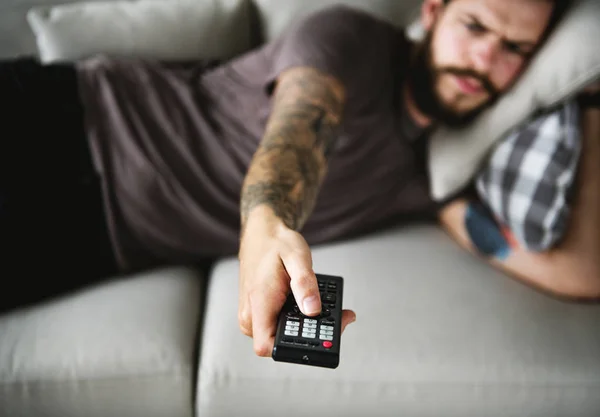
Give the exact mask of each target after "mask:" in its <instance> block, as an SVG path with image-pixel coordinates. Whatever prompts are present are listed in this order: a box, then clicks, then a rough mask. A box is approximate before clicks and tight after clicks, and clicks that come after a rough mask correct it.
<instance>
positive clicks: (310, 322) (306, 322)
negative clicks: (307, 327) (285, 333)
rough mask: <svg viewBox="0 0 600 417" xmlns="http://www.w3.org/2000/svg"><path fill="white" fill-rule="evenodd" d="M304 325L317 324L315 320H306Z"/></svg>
mask: <svg viewBox="0 0 600 417" xmlns="http://www.w3.org/2000/svg"><path fill="white" fill-rule="evenodd" d="M304 324H317V320H315V319H304Z"/></svg>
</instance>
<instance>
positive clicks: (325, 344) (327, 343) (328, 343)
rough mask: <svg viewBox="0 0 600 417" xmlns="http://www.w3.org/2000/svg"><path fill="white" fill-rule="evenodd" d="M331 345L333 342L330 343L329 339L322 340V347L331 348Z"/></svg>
mask: <svg viewBox="0 0 600 417" xmlns="http://www.w3.org/2000/svg"><path fill="white" fill-rule="evenodd" d="M332 346H333V343H331V342H330V341H328V340H327V341H325V342H323V347H324V348H325V349H331V347H332Z"/></svg>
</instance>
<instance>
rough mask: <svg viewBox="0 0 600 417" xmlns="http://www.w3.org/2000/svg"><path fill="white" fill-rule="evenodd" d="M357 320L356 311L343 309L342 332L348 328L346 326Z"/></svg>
mask: <svg viewBox="0 0 600 417" xmlns="http://www.w3.org/2000/svg"><path fill="white" fill-rule="evenodd" d="M355 321H356V313H354V311H352V310H344V311H342V333H344V330H346V326H347V325H349V324H350V323H354V322H355Z"/></svg>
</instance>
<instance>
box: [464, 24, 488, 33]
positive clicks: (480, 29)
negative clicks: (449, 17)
mask: <svg viewBox="0 0 600 417" xmlns="http://www.w3.org/2000/svg"><path fill="white" fill-rule="evenodd" d="M465 26H466V27H467V29H469V31H471V32H474V33H482V32H484V30H485V28H484V27H483V26H481V25H480V24H479V23H476V22H469V23H466V24H465Z"/></svg>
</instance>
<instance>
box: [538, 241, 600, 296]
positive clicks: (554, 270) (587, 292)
mask: <svg viewBox="0 0 600 417" xmlns="http://www.w3.org/2000/svg"><path fill="white" fill-rule="evenodd" d="M588 255H589V254H588ZM542 256H543V257H544V258H545V260H544V262H545V263H546V266H545V267H544V268H537V269H536V270H534V271H535V272H534V273H536V274H543V275H544V276H538V277H536V278H537V279H535V281H537V282H547V283H548V284H549V285H548V288H549V290H550V291H551V292H553V293H554V295H556V296H558V297H560V298H562V299H566V300H567V301H574V302H600V256H592V255H589V256H587V257H586V256H582V254H575V253H569V252H567V251H565V250H562V249H555V250H552V251H551V252H548V253H546V254H544V255H542Z"/></svg>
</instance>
